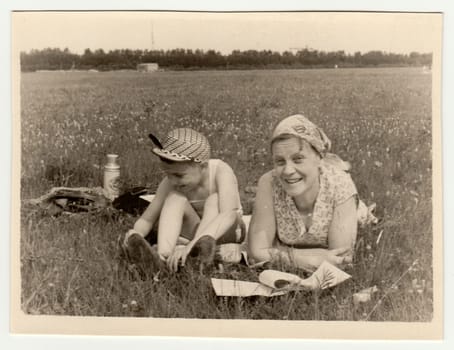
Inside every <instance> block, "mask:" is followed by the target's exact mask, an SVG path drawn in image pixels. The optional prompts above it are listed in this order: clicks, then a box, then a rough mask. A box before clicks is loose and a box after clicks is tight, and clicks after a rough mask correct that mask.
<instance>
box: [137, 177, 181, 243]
mask: <svg viewBox="0 0 454 350" xmlns="http://www.w3.org/2000/svg"><path fill="white" fill-rule="evenodd" d="M171 189H172V187H171V185H170V182H169V180H168V179H167V177H165V178H164V179H163V180H162V181H161V183H160V184H159V186H158V189H157V191H156V196H155V197H154V198H153V201H152V202H151V203H150V205H148V207H147V209H146V210H145V211H144V213H143V214H142V215H141V216H140V218H139V219H138V220H137V221H136V223H135V224H134V229H133V231H134V232H137V233H139V234H140V235H142V236H143V237H145V236H146V235H148V233H149V232H150V230H151V228H152V227H153V225H154V223H155V222H156V220H157V219H158V218H159V214H160V213H161V209H162V206H163V204H164V201H165V199H166V197H167V195H168V194H169V192H170V191H171Z"/></svg>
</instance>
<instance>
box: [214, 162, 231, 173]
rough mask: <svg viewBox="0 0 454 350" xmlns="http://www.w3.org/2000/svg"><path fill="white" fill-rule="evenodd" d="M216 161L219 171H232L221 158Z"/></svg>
mask: <svg viewBox="0 0 454 350" xmlns="http://www.w3.org/2000/svg"><path fill="white" fill-rule="evenodd" d="M217 161H218V165H217V168H218V169H221V171H224V170H225V171H232V172H233V169H232V167H231V166H230V165H229V164H228V163H226V162H224V161H223V160H222V159H217Z"/></svg>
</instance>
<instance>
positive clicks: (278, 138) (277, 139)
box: [271, 134, 321, 157]
mask: <svg viewBox="0 0 454 350" xmlns="http://www.w3.org/2000/svg"><path fill="white" fill-rule="evenodd" d="M293 138H294V139H297V140H298V142H299V145H300V151H301V150H302V149H303V146H304V145H307V146H309V147H310V148H311V149H312V150H313V151H314V152H315V153H316V154H317V155H318V156H319V157H321V154H320V152H319V151H317V149H316V148H315V147H314V146H312V145H311V144H310V143H309V142H308V141H306V140H305V139H303V138H301V137H298V136H296V135H292V134H281V135H279V136H276V137H275V138H274V139H273V140H271V153H273V145H274V144H275V143H276V142H280V141H285V140H290V139H293Z"/></svg>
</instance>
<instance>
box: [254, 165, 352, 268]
mask: <svg viewBox="0 0 454 350" xmlns="http://www.w3.org/2000/svg"><path fill="white" fill-rule="evenodd" d="M352 205H353V209H354V208H355V202H354V197H352V202H350V200H347V201H346V202H345V203H343V204H341V205H339V206H338V207H337V208H336V209H335V210H334V215H335V218H336V219H335V220H333V223H332V225H331V227H332V229H331V230H330V236H331V237H330V236H329V237H328V241H329V249H320V248H313V249H298V248H292V247H289V246H286V245H282V244H274V245H273V242H274V240H275V237H276V222H275V215H274V208H273V192H272V186H271V173H267V174H265V175H263V176H262V178H261V179H260V181H259V184H258V189H257V196H256V199H255V204H254V213H253V215H252V219H251V225H250V228H249V235H248V239H249V250H250V254H251V257H252V258H254V259H255V260H257V261H271V262H278V263H283V264H285V265H287V266H296V267H298V268H301V269H303V270H307V271H314V270H315V269H316V268H317V267H318V266H319V265H320V264H321V263H322V262H323V261H325V260H326V261H328V262H330V263H332V264H336V265H338V264H342V263H344V262H346V258H345V255H346V254H349V252H350V251H351V240H348V239H347V238H346V237H347V234H346V232H350V237H353V236H355V237H356V221H354V219H355V218H356V216H355V215H356V212H353V216H351V209H352ZM338 226H340V227H342V229H341V230H340V231H339V229H335V228H336V227H338ZM352 229H354V232H353V231H351V230H352ZM339 233H340V234H339Z"/></svg>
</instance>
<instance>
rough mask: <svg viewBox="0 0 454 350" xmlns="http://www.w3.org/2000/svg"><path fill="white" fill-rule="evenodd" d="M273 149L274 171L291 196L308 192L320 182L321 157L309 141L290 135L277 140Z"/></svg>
mask: <svg viewBox="0 0 454 350" xmlns="http://www.w3.org/2000/svg"><path fill="white" fill-rule="evenodd" d="M271 150H272V154H273V164H274V171H275V173H276V175H277V176H278V177H279V179H280V181H281V183H282V185H283V186H284V190H285V191H286V192H287V193H288V194H289V195H290V196H292V197H296V196H299V195H302V194H304V193H307V192H308V191H310V190H311V189H312V188H313V187H314V185H317V184H318V176H319V166H320V159H321V158H320V155H319V154H318V153H317V152H316V151H315V150H314V149H313V148H312V147H311V146H310V145H309V143H307V142H306V141H304V140H301V139H299V138H297V137H295V136H290V137H288V138H287V137H286V138H282V139H277V140H275V141H274V142H273V144H272V148H271Z"/></svg>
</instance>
